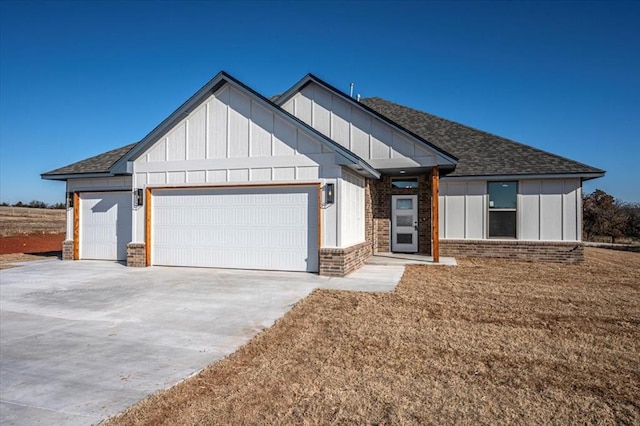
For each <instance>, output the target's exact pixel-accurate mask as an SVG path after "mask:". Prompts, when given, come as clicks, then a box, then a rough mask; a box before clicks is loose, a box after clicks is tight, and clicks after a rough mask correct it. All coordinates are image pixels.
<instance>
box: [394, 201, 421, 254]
mask: <svg viewBox="0 0 640 426" xmlns="http://www.w3.org/2000/svg"><path fill="white" fill-rule="evenodd" d="M391 251H393V252H401V253H415V252H417V251H418V196H417V195H392V196H391Z"/></svg>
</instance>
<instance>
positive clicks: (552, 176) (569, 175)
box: [441, 171, 605, 181]
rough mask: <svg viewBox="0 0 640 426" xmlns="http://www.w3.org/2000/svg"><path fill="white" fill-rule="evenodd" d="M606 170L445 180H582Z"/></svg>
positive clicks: (599, 175)
mask: <svg viewBox="0 0 640 426" xmlns="http://www.w3.org/2000/svg"><path fill="white" fill-rule="evenodd" d="M604 174H605V172H604V171H603V172H600V173H580V172H578V173H547V174H545V173H523V174H504V175H463V176H443V177H442V178H441V179H442V180H443V181H445V180H446V181H453V180H464V181H469V180H522V179H570V178H580V179H582V180H590V179H596V178H601V177H603V176H604Z"/></svg>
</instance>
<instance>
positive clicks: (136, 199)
mask: <svg viewBox="0 0 640 426" xmlns="http://www.w3.org/2000/svg"><path fill="white" fill-rule="evenodd" d="M142 204H144V191H143V189H142V188H138V189H136V190H135V191H134V192H133V205H134V207H140V206H142Z"/></svg>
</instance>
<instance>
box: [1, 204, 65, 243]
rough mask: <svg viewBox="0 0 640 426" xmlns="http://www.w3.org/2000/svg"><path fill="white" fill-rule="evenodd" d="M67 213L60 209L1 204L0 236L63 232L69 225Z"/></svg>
mask: <svg viewBox="0 0 640 426" xmlns="http://www.w3.org/2000/svg"><path fill="white" fill-rule="evenodd" d="M65 215H66V212H65V210H59V209H32V208H27V207H4V206H0V236H3V237H4V236H9V235H20V234H31V233H36V232H37V233H56V234H57V233H62V232H65V229H66V225H67V223H66V219H65Z"/></svg>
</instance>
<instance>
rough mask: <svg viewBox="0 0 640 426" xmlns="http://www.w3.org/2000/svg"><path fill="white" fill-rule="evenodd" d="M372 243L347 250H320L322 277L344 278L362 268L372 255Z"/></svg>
mask: <svg viewBox="0 0 640 426" xmlns="http://www.w3.org/2000/svg"><path fill="white" fill-rule="evenodd" d="M372 254H373V253H372V249H371V243H368V242H364V243H360V244H356V245H355V246H351V247H347V248H323V249H320V265H319V266H320V267H319V270H320V271H319V273H320V275H327V276H333V277H344V276H345V275H348V274H350V273H352V272H353V271H355V270H356V269H358V268H360V267H362V265H364V262H365V261H366V260H367V259H368V258H369V257H371V255H372Z"/></svg>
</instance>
